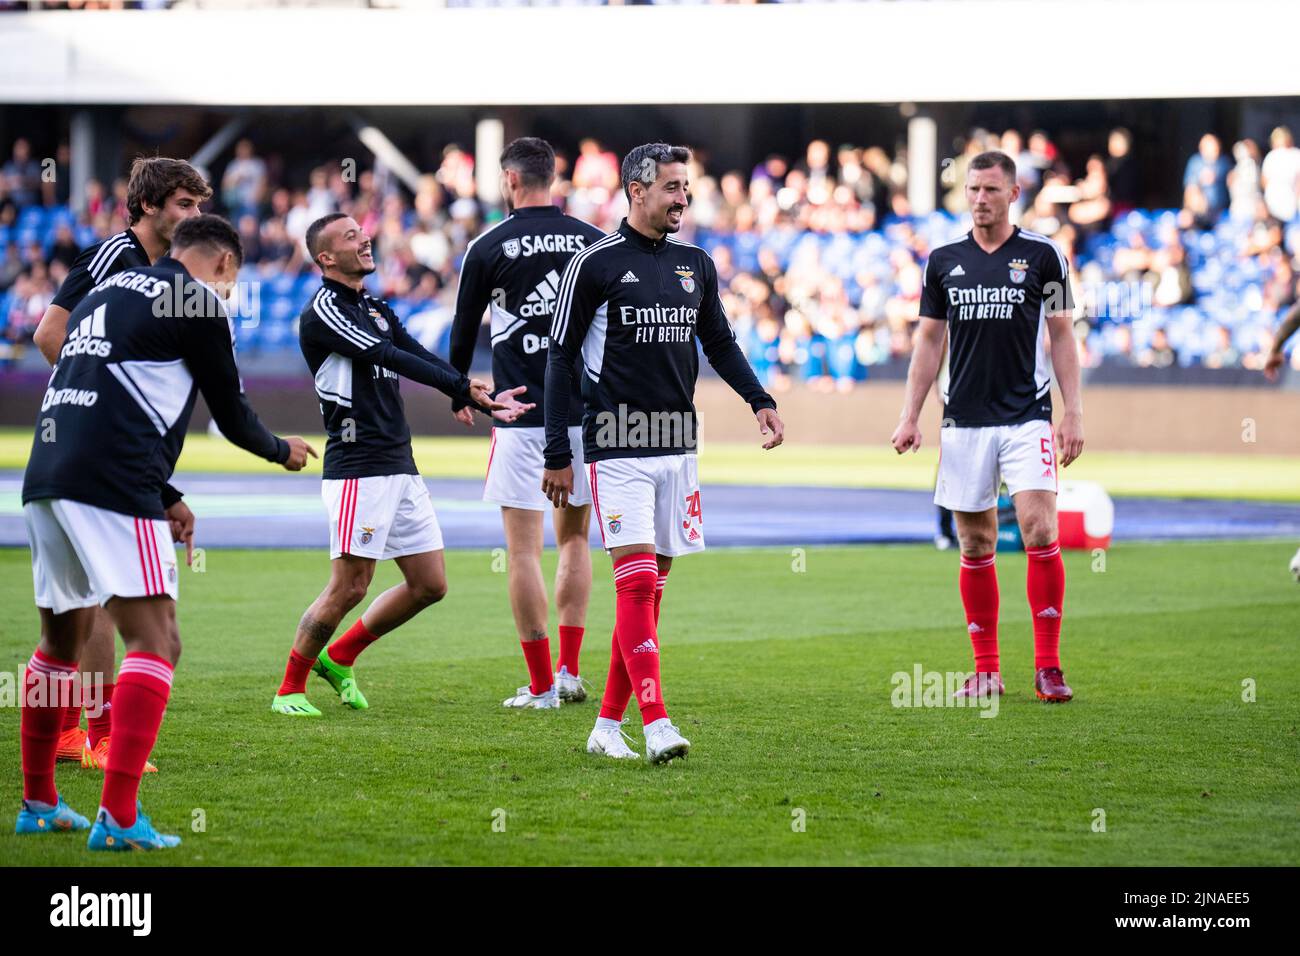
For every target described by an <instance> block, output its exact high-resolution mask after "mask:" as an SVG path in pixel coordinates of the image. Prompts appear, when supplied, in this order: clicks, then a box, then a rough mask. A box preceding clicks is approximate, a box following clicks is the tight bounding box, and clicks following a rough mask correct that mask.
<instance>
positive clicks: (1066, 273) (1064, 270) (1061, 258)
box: [1020, 229, 1070, 279]
mask: <svg viewBox="0 0 1300 956" xmlns="http://www.w3.org/2000/svg"><path fill="white" fill-rule="evenodd" d="M1020 234H1021V235H1022V236H1024V237H1025V238H1026V239H1030V240H1033V241H1034V242H1041V243H1043V244H1044V245H1046V246H1048V247H1049V248H1050V249H1051V250H1052V251H1053V252H1055V253H1056V261H1057V262H1058V263H1059V264H1060V266H1061V276H1062V277H1063V278H1066V279H1068V278H1069V277H1070V266H1069V264H1068V263H1067V262H1066V261H1065V254H1064V253H1063V252H1061V250H1060V247H1058V246H1057V244H1056V243H1054V242H1053V241H1052V240H1051V239H1048V238H1047V237H1046V236H1040V235H1039V234H1038V233H1036V232H1028V231H1027V230H1024V229H1021V230H1020Z"/></svg>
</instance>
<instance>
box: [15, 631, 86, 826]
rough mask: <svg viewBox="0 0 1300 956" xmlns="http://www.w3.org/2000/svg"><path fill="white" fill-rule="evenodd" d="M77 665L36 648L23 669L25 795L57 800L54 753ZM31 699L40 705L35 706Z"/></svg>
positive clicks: (52, 802)
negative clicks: (66, 696)
mask: <svg viewBox="0 0 1300 956" xmlns="http://www.w3.org/2000/svg"><path fill="white" fill-rule="evenodd" d="M76 673H77V665H76V664H74V663H71V662H70V661H60V660H56V659H54V658H53V657H49V656H47V655H45V654H42V653H41V652H40V651H36V652H35V653H34V654H32V659H31V660H30V661H28V662H27V670H25V671H24V672H23V708H22V712H21V715H20V716H19V719H18V720H19V727H20V730H19V735H20V736H21V738H22V754H23V799H25V800H39V801H41V802H42V803H48V804H56V803H58V802H59V792H58V791H57V790H56V789H55V788H54V755H55V753H56V752H57V751H58V749H59V733H60V729H59V728H60V727H62V725H63V715H64V712H65V711H67V710H68V709H69V708H68V707H67V706H66V704H65V703H64V699H65V695H66V694H68V693H69V692H70V690H71V686H72V681H73V675H74V674H76ZM29 701H31V702H33V703H35V704H37V705H38V706H31V705H29V704H28V702H29Z"/></svg>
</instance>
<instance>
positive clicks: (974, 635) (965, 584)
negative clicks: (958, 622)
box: [958, 554, 998, 673]
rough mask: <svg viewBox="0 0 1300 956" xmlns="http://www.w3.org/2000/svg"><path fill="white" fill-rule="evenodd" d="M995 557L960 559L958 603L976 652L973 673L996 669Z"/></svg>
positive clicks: (996, 592)
mask: <svg viewBox="0 0 1300 956" xmlns="http://www.w3.org/2000/svg"><path fill="white" fill-rule="evenodd" d="M994 557H995V555H992V554H985V555H982V556H980V557H976V558H968V557H966V555H964V554H963V555H962V557H961V573H960V575H959V577H958V584H959V586H960V588H961V603H962V606H963V607H964V608H965V609H966V630H967V631H969V632H970V643H971V647H972V648H974V650H975V670H977V671H979V672H980V673H993V672H995V671H997V670H998V569H997V568H996V567H995V566H994V563H993V559H994Z"/></svg>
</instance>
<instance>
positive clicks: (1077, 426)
mask: <svg viewBox="0 0 1300 956" xmlns="http://www.w3.org/2000/svg"><path fill="white" fill-rule="evenodd" d="M1056 445H1057V448H1058V449H1059V452H1058V457H1059V458H1060V460H1061V467H1062V468H1065V467H1067V466H1068V465H1069V464H1070V462H1072V461H1074V460H1075V459H1076V458H1078V457H1079V456H1080V455H1082V454H1083V416H1082V415H1080V414H1078V413H1077V412H1067V413H1066V415H1065V417H1064V418H1062V419H1061V427H1060V429H1058V430H1057V432H1056Z"/></svg>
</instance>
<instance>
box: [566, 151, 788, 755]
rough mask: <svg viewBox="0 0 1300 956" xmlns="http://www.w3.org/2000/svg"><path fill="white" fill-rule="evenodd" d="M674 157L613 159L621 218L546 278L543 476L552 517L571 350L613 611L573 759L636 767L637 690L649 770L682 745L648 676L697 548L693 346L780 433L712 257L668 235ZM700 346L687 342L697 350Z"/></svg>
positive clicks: (676, 172)
mask: <svg viewBox="0 0 1300 956" xmlns="http://www.w3.org/2000/svg"><path fill="white" fill-rule="evenodd" d="M689 159H690V151H689V150H687V149H686V148H685V147H682V146H669V145H667V144H665V143H648V144H646V145H644V146H638V147H637V148H636V149H634V150H632V151H631V152H630V153H628V154H627V156H626V157H624V159H623V192H624V194H625V195H626V196H627V200H628V207H629V208H628V214H627V218H626V219H624V220H623V223H622V225H620V226H619V228H618V231H617V232H615V233H613V234H612V235H610V236H608V237H606V238H604V239H602V240H600V241H599V242H597V243H595V244H593V245H592V246H590V247H588V248H587V249H586V250H585V251H583V252H580V253H578V254H577V255H576V256H574V257H573V259H572V261H570V262H569V265H568V268H566V269H565V270H564V276H563V277H562V278H561V280H560V298H559V302H558V304H557V305H556V308H555V320H554V322H553V324H552V326H551V349H550V355H549V357H548V360H547V366H546V470H545V471H544V472H542V490H543V491H545V492H546V494H547V496H548V497H549V498H550V499H551V502H552V503H553V504H554V505H555V506H556V507H564V506H565V504H566V502H567V501H568V498H569V496H570V495H571V494H573V490H574V477H573V465H572V458H573V451H572V448H571V447H570V444H569V430H568V426H569V402H570V394H571V390H572V380H573V376H574V374H575V372H574V363H575V362H576V361H577V359H578V356H579V355H580V354H581V356H582V363H583V368H582V370H581V371H580V372H578V373H577V374H578V375H581V376H582V394H583V397H584V398H585V399H586V406H587V407H586V412H585V414H584V416H583V447H584V451H585V456H586V460H587V462H588V471H589V473H590V479H591V493H592V499H593V501H594V503H595V507H596V520H597V522H598V523H599V524H600V532H601V537H602V539H603V540H604V543H605V548H606V550H608V551H609V553H610V557H611V558H612V559H613V562H614V590H615V592H616V595H617V598H616V604H615V615H614V638H613V641H612V645H613V646H612V649H611V654H610V665H609V677H608V679H607V680H606V682H605V697H604V700H603V701H602V702H601V707H600V716H599V718H597V720H596V726H595V728H594V729H593V730H592V732H591V735H590V737H588V739H587V751H588V752H589V753H594V754H603V755H605V756H608V757H615V758H636V757H639V756H640V755H639V754H637V753H636V751H634V750H632V749H631V748H630V747H628V746H627V744H626V743H624V741H623V735H622V732H621V730H620V723H621V720H622V717H623V712H624V711H625V710H626V709H627V703H628V698H629V696H630V695H631V694H632V693H633V692H635V693H636V699H637V702H638V704H639V706H640V708H641V719H642V722H643V723H644V725H645V743H646V756H647V757H648V758H649V759H650V760H651V761H652V762H654V763H662V762H664V761H667V760H671V759H672V758H674V757H683V756H685V755H686V753H687V752H688V751H689V750H690V746H691V744H690V741H689V740H687V739H686V738H685V737H683V736H682V735H681V733H680V732H679V731H678V729H677V728H676V727H675V726H673V724H672V722H671V721H670V720H669V719H668V711H667V709H666V707H665V705H664V698H663V692H662V685H661V684H660V680H659V636H658V633H657V629H658V619H659V604H660V600H661V598H662V596H663V588H664V583H665V581H666V580H667V578H668V571H669V568H671V567H672V562H673V558H674V557H676V556H677V555H680V554H690V553H692V552H696V551H702V550H703V549H704V521H703V515H702V512H701V510H700V486H699V478H698V476H697V470H696V460H695V450H696V436H697V434H698V431H697V424H696V415H695V404H694V398H695V380H696V378H697V376H698V374H699V364H700V360H699V353H698V351H697V348H698V346H703V348H704V355H705V358H707V359H708V361H709V364H710V365H712V366H713V368H714V369H715V370H717V372H718V374H719V375H721V376H722V378H723V380H724V381H726V383H727V384H728V385H730V386H731V387H732V389H734V390H735V391H736V393H737V394H739V395H740V396H741V398H743V399H744V400H745V401H746V402H748V403H749V406H750V408H751V409H753V411H754V415H755V417H756V418H757V419H758V423H759V431H760V432H762V433H763V434H768V433H769V432H770V433H771V434H772V437H771V438H770V439H769V440H768V441H767V442H766V443H765V444H764V445H763V447H764V448H775V447H776V446H777V445H779V444H781V441H782V439H783V437H784V426H783V425H782V423H781V419H780V417H779V416H778V415H777V413H776V402H775V401H773V400H772V396H770V395H768V394H767V392H765V391H763V388H762V386H761V385H759V383H758V379H757V378H756V377H755V376H754V370H753V369H751V368H750V367H749V363H748V362H747V361H746V360H745V356H744V354H743V353H742V352H741V351H740V347H739V346H738V345H737V344H736V337H735V335H734V334H733V333H732V331H731V325H730V324H729V323H728V321H727V316H726V313H725V312H724V311H723V309H722V300H721V299H720V298H719V297H718V274H717V270H716V269H715V267H714V264H713V259H712V258H710V256H709V255H708V253H706V252H705V251H704V250H703V249H700V248H699V247H698V246H692V245H688V244H687V243H684V242H679V241H678V240H676V239H674V238H673V237H672V233H675V232H677V230H678V229H680V228H681V225H682V216H683V215H684V214H685V212H686V206H687V204H688V203H689V202H690V189H689V183H688V180H687V168H686V164H687V162H688V161H689ZM697 343H698V345H697Z"/></svg>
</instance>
